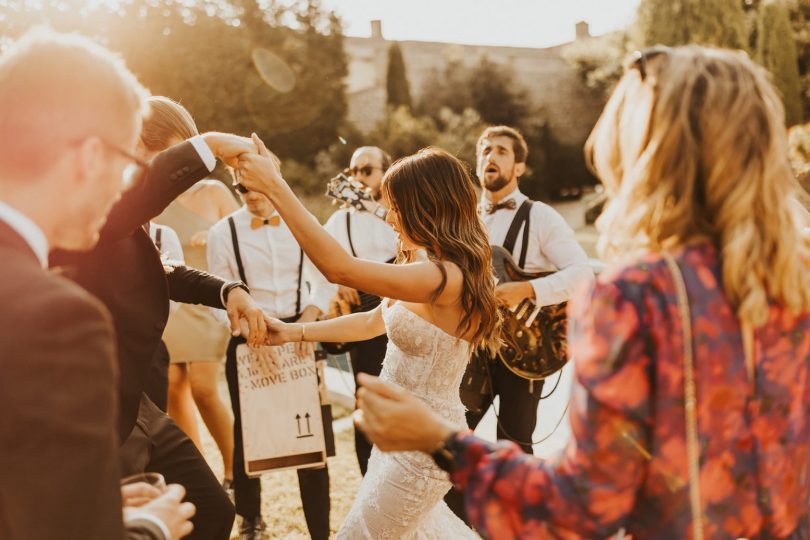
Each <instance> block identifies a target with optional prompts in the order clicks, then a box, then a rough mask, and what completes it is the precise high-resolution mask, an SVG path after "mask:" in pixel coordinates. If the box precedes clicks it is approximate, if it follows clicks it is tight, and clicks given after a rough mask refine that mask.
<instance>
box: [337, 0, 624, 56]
mask: <svg viewBox="0 0 810 540" xmlns="http://www.w3.org/2000/svg"><path fill="white" fill-rule="evenodd" d="M638 2H639V0H323V5H324V6H325V7H327V8H330V9H334V10H335V11H336V12H337V13H339V14H340V15H341V17H342V18H343V20H344V23H345V25H346V28H345V31H346V33H347V34H348V35H350V36H368V35H369V34H370V26H371V24H370V21H371V20H372V19H381V20H382V26H383V35H384V36H385V37H386V39H391V40H400V41H404V40H419V41H444V42H450V43H470V44H481V45H507V46H515V47H548V46H550V45H557V44H559V43H564V42H567V41H571V40H573V39H574V25H575V24H576V22H577V21H581V20H584V21H587V22H588V23H589V24H590V28H591V34H593V35H599V34H604V33H607V32H611V31H613V30H617V29H619V28H623V27H625V26H626V25H627V24H629V23H630V22H632V21H633V19H634V16H635V12H636V7H637V6H638Z"/></svg>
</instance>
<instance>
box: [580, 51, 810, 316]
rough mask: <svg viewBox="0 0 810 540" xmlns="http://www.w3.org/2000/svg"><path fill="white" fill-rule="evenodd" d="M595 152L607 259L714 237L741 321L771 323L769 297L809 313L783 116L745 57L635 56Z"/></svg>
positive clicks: (809, 253) (799, 214)
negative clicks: (601, 187)
mask: <svg viewBox="0 0 810 540" xmlns="http://www.w3.org/2000/svg"><path fill="white" fill-rule="evenodd" d="M585 153H586V158H587V160H588V161H589V163H590V165H591V168H592V169H593V170H594V171H595V173H596V174H597V176H599V178H600V179H601V180H602V182H603V183H604V185H605V188H606V192H607V196H608V202H607V204H606V206H605V210H604V212H603V214H602V216H601V217H600V218H599V220H598V221H597V228H598V229H599V232H600V240H599V246H598V249H599V251H600V254H601V255H602V256H603V257H605V258H606V259H615V258H617V257H620V256H623V255H628V254H630V253H632V252H636V251H640V250H650V251H662V250H666V249H668V248H671V247H673V246H676V245H681V244H684V243H686V242H689V241H691V240H695V239H698V238H709V239H710V240H711V241H712V242H713V243H714V244H715V245H716V246H717V248H718V252H719V254H720V258H721V261H722V279H723V287H724V290H725V293H726V295H727V297H728V298H729V300H730V301H731V302H732V304H733V305H734V306H735V307H736V309H737V314H738V316H739V317H740V318H741V319H742V320H743V321H746V322H749V323H751V324H752V325H754V326H760V325H762V324H764V323H765V322H766V321H767V318H768V302H769V300H772V301H774V302H776V303H778V304H780V305H783V306H785V307H786V308H788V309H789V310H790V311H792V312H794V313H798V312H802V311H808V310H810V286H809V285H810V281H808V263H810V241H808V239H807V237H806V236H805V235H803V233H802V226H803V225H804V224H805V220H806V214H805V211H804V210H803V208H802V205H801V204H800V198H801V197H803V196H804V195H803V191H802V189H801V187H800V186H799V184H798V182H797V180H796V179H795V177H794V176H793V174H792V172H791V169H790V164H789V161H788V150H787V132H786V129H785V115H784V110H783V107H782V103H781V100H780V99H779V95H778V94H777V91H776V90H775V89H774V88H773V86H772V85H771V83H770V82H769V76H768V74H767V72H766V71H765V70H764V69H763V68H761V67H760V66H758V65H756V64H755V63H754V62H753V61H752V60H751V59H750V58H749V57H748V56H747V55H746V54H745V53H743V52H741V51H729V50H721V49H711V48H705V47H699V46H694V45H690V46H685V47H677V48H665V47H656V48H654V49H648V50H647V51H645V52H643V53H637V54H636V56H635V61H634V62H633V63H632V64H631V65H630V66H629V67H628V69H627V71H626V73H625V75H624V77H623V78H622V79H621V81H620V82H619V84H618V86H617V88H616V90H615V91H614V92H613V95H612V96H611V98H610V100H609V101H608V104H607V106H606V107H605V110H604V111H603V112H602V115H601V117H600V118H599V121H598V122H597V124H596V127H595V128H594V130H593V132H592V133H591V135H590V137H589V138H588V141H587V143H586V145H585Z"/></svg>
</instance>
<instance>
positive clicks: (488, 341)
mask: <svg viewBox="0 0 810 540" xmlns="http://www.w3.org/2000/svg"><path fill="white" fill-rule="evenodd" d="M382 194H383V198H384V199H385V200H386V201H387V202H388V204H390V205H391V206H392V207H393V208H394V209H395V210H396V211H397V213H398V214H399V216H400V220H401V224H402V230H403V232H404V233H405V234H406V235H407V236H408V238H410V239H412V240H413V241H414V242H415V243H416V244H417V245H419V246H420V247H423V248H424V249H425V251H426V252H427V255H428V259H429V260H430V261H431V262H433V263H434V264H435V265H436V266H437V267H438V268H439V271H440V272H441V274H442V281H441V284H440V285H439V287H438V288H437V289H436V291H435V292H434V293H433V300H434V301H435V300H436V299H437V298H438V297H439V295H440V294H441V292H442V290H444V287H445V285H446V282H447V271H446V270H445V268H444V266H443V265H442V264H441V262H442V261H452V262H454V263H455V264H456V265H458V267H459V268H460V269H461V271H462V273H463V275H464V285H463V287H462V291H461V298H460V303H461V307H462V309H463V311H464V316H463V317H462V319H461V321H460V322H459V326H458V329H459V330H463V331H464V332H465V333H466V332H467V331H470V330H472V329H474V328H475V331H474V332H473V338H472V339H471V340H470V341H471V342H472V344H473V347H475V348H481V349H486V350H488V351H489V352H490V353H492V354H494V353H495V352H496V351H497V350H498V348H499V347H500V344H501V340H500V324H501V316H500V313H499V311H498V303H497V300H496V299H495V279H494V276H493V273H492V249H491V248H490V245H489V240H488V238H487V232H486V229H485V228H484V224H483V222H482V221H481V218H480V217H479V216H478V198H477V194H476V192H475V187H474V183H473V181H472V179H471V178H470V175H469V173H468V172H467V169H466V167H465V166H464V165H463V164H462V163H461V162H460V161H459V160H458V159H457V158H456V157H454V156H453V155H451V154H449V153H447V152H445V151H444V150H442V149H440V148H425V149H423V150H420V151H419V152H417V153H416V154H413V155H411V156H408V157H405V158H402V159H400V160H398V161H397V162H395V163H394V164H393V165H392V166H391V168H390V169H388V171H387V172H386V173H385V176H384V177H383V181H382ZM415 257H416V254H415V253H414V252H413V251H408V252H402V251H401V250H400V253H399V256H398V257H397V263H408V262H413V261H414V260H415ZM476 326H477V328H476Z"/></svg>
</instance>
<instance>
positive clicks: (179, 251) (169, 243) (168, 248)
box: [149, 221, 186, 264]
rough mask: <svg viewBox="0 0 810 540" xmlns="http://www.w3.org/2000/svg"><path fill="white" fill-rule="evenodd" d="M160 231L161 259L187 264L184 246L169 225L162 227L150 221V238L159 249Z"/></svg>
mask: <svg viewBox="0 0 810 540" xmlns="http://www.w3.org/2000/svg"><path fill="white" fill-rule="evenodd" d="M158 230H160V248H159V250H160V258H161V259H164V260H170V261H172V262H177V263H181V264H185V263H186V258H185V257H184V256H183V245H182V244H181V243H180V237H179V236H177V233H176V232H175V230H174V229H172V228H171V227H169V226H168V225H160V224H158V223H154V222H152V221H150V222H149V236H150V237H151V238H152V242H154V244H155V247H158V245H157V232H158Z"/></svg>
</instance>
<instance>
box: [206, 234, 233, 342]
mask: <svg viewBox="0 0 810 540" xmlns="http://www.w3.org/2000/svg"><path fill="white" fill-rule="evenodd" d="M207 258H208V273H209V274H213V275H215V276H217V277H220V278H222V279H224V280H225V281H229V282H230V281H241V278H240V277H239V269H238V268H237V266H236V258H235V255H234V251H233V241H232V240H231V235H230V229H229V227H228V223H227V221H225V220H222V221H220V222H219V223H216V224H214V226H213V227H211V228H210V229H209V230H208V249H207ZM211 313H212V314H213V315H214V318H215V319H216V320H217V321H219V322H220V323H221V324H222V325H224V326H226V327H228V328H230V327H231V323H230V320H229V319H228V313H227V312H226V311H225V310H224V309H214V308H211Z"/></svg>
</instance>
